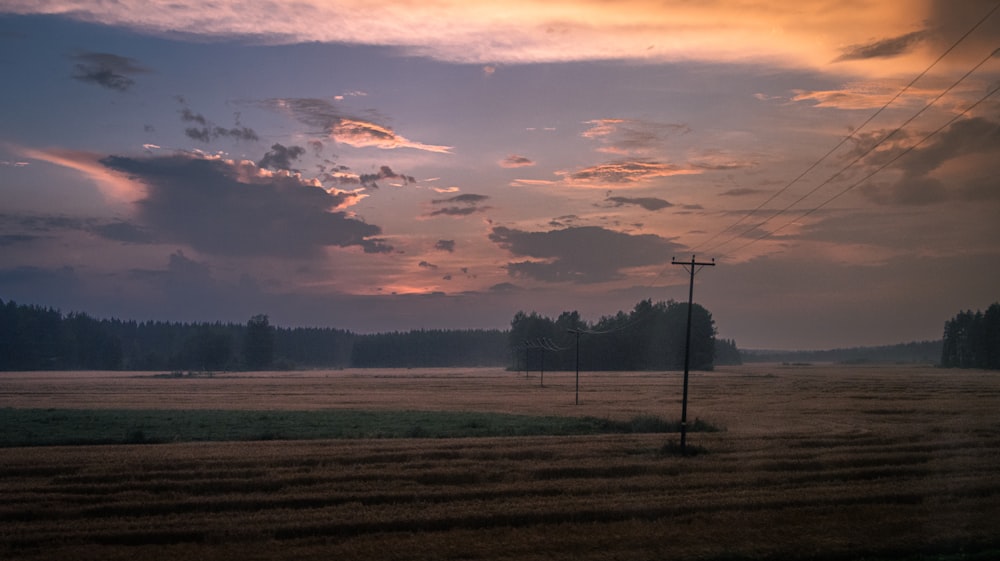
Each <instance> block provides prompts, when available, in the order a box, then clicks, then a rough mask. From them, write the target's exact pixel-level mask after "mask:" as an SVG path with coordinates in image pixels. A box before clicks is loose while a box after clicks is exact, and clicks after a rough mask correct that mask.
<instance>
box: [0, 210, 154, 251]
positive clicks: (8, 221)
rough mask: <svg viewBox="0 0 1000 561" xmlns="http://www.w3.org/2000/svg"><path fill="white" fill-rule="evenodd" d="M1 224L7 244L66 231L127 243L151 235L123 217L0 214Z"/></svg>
mask: <svg viewBox="0 0 1000 561" xmlns="http://www.w3.org/2000/svg"><path fill="white" fill-rule="evenodd" d="M0 225H2V227H3V228H4V229H6V230H10V231H12V232H15V233H11V234H9V235H8V236H5V238H6V240H7V243H4V242H3V241H0V245H9V244H10V243H15V242H27V241H32V240H37V239H43V238H52V237H54V236H57V235H59V234H64V233H66V232H86V233H89V234H93V235H95V236H98V237H101V238H104V239H107V240H112V241H120V242H126V243H140V244H146V243H152V241H153V238H152V236H151V235H150V234H149V232H147V231H145V230H144V229H143V228H141V227H139V226H136V225H134V224H131V223H129V222H125V221H122V220H117V219H116V220H111V221H108V220H106V219H101V218H83V217H74V216H59V215H13V214H8V215H0Z"/></svg>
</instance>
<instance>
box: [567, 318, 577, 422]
mask: <svg viewBox="0 0 1000 561" xmlns="http://www.w3.org/2000/svg"><path fill="white" fill-rule="evenodd" d="M566 331H567V332H569V333H572V334H574V335H576V404H577V405H580V330H579V329H567V330H566Z"/></svg>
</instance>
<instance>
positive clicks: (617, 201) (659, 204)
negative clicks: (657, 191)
mask: <svg viewBox="0 0 1000 561" xmlns="http://www.w3.org/2000/svg"><path fill="white" fill-rule="evenodd" d="M605 201H607V202H608V203H609V204H610V205H611V206H615V207H620V206H625V205H636V206H641V207H642V208H644V209H646V210H652V211H656V210H663V209H665V208H669V207H672V206H674V205H673V203H669V202H667V201H665V200H663V199H657V198H656V197H608V198H607V199H605Z"/></svg>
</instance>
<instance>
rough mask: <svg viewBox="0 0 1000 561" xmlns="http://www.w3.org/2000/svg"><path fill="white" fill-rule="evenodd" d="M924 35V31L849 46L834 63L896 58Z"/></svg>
mask: <svg viewBox="0 0 1000 561" xmlns="http://www.w3.org/2000/svg"><path fill="white" fill-rule="evenodd" d="M926 35H927V33H926V32H924V31H914V32H912V33H907V34H905V35H900V36H898V37H890V38H888V39H882V40H879V41H874V42H871V43H865V44H861V45H851V46H850V47H847V48H845V49H844V50H843V54H842V55H840V56H839V57H837V58H836V59H835V60H834V62H841V61H845V60H862V59H868V58H886V57H894V56H898V55H901V54H903V53H905V52H907V51H909V50H910V49H912V48H913V46H914V45H915V44H917V43H919V42H920V41H922V40H923V39H924V38H925V37H926Z"/></svg>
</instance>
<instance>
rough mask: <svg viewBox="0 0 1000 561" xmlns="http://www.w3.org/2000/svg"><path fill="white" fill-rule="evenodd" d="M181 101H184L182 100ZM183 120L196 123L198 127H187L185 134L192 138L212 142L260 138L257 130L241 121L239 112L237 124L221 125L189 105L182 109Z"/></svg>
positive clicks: (255, 139)
mask: <svg viewBox="0 0 1000 561" xmlns="http://www.w3.org/2000/svg"><path fill="white" fill-rule="evenodd" d="M180 103H184V102H183V100H180ZM180 114H181V121H183V122H185V123H195V124H197V125H200V126H197V127H187V128H185V129H184V134H185V135H187V137H188V138H190V139H192V140H197V141H199V142H205V143H208V142H211V141H212V140H215V139H217V138H232V139H234V140H246V141H251V142H256V141H258V140H260V137H259V136H257V132H256V131H254V130H253V129H251V128H249V127H245V126H243V125H242V124H241V123H240V119H239V113H237V114H236V124H235V125H234V126H233V127H230V128H226V127H220V126H217V125H216V124H214V123H212V122H211V121H209V120H208V119H206V118H205V116H204V115H202V114H201V113H195V112H194V111H191V110H190V109H188V108H187V107H184V108H182V109H181V110H180Z"/></svg>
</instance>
